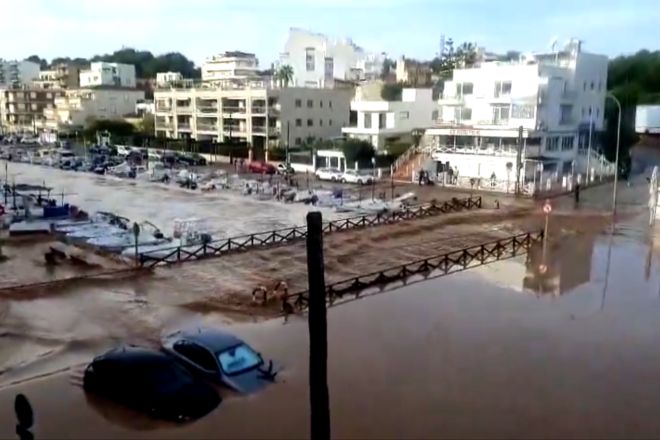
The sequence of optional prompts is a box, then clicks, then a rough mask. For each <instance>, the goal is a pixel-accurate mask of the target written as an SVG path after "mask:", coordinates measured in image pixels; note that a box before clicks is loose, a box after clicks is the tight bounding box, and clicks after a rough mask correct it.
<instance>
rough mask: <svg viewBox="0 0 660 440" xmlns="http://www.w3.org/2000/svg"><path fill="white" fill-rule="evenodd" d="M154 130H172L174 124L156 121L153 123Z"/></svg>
mask: <svg viewBox="0 0 660 440" xmlns="http://www.w3.org/2000/svg"><path fill="white" fill-rule="evenodd" d="M155 126H156V130H158V129H162V130H172V129H173V128H174V124H172V123H171V122H158V121H156V123H155Z"/></svg>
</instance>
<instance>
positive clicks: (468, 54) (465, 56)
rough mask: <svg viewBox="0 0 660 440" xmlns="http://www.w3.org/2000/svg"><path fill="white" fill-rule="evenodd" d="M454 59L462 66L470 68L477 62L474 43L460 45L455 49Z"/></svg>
mask: <svg viewBox="0 0 660 440" xmlns="http://www.w3.org/2000/svg"><path fill="white" fill-rule="evenodd" d="M456 59H457V61H458V62H459V63H460V64H462V65H463V66H472V65H474V63H475V62H476V61H477V46H476V45H475V44H474V43H467V42H466V43H462V44H461V45H460V46H458V49H456Z"/></svg>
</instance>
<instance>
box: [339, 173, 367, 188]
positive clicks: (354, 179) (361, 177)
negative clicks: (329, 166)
mask: <svg viewBox="0 0 660 440" xmlns="http://www.w3.org/2000/svg"><path fill="white" fill-rule="evenodd" d="M339 181H340V182H341V183H357V184H358V185H371V184H372V183H373V182H374V178H373V176H371V175H370V174H361V173H360V172H359V171H356V170H346V171H344V173H343V174H342V175H341V179H340V180H339Z"/></svg>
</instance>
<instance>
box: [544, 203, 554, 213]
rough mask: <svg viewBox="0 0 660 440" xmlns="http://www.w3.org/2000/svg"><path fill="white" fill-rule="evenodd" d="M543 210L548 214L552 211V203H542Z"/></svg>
mask: <svg viewBox="0 0 660 440" xmlns="http://www.w3.org/2000/svg"><path fill="white" fill-rule="evenodd" d="M543 212H545V213H546V214H550V213H551V212H552V205H550V203H546V204H545V205H543Z"/></svg>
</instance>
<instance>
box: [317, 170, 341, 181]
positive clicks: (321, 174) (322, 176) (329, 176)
mask: <svg viewBox="0 0 660 440" xmlns="http://www.w3.org/2000/svg"><path fill="white" fill-rule="evenodd" d="M314 174H315V175H316V178H317V179H318V180H329V181H331V182H338V181H339V180H341V176H342V174H343V173H342V172H341V170H340V169H339V168H319V169H318V170H316V172H315V173H314Z"/></svg>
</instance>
